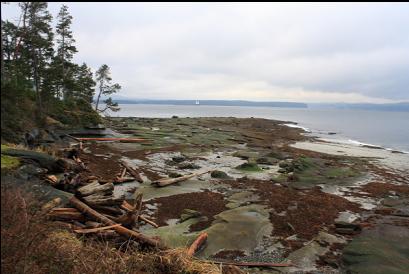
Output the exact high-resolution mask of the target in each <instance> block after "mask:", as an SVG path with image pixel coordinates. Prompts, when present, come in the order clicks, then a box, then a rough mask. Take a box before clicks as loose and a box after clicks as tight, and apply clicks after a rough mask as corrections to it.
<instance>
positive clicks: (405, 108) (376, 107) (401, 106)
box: [115, 99, 409, 112]
mask: <svg viewBox="0 0 409 274" xmlns="http://www.w3.org/2000/svg"><path fill="white" fill-rule="evenodd" d="M115 102H117V103H118V104H139V105H174V106H200V105H203V106H240V107H273V108H274V107H281V108H308V109H340V110H341V109H350V110H373V111H392V112H395V111H396V112H409V102H400V103H385V104H374V103H301V102H278V101H266V102H261V101H247V100H160V99H157V100H153V99H115Z"/></svg>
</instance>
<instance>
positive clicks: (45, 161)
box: [1, 148, 66, 172]
mask: <svg viewBox="0 0 409 274" xmlns="http://www.w3.org/2000/svg"><path fill="white" fill-rule="evenodd" d="M1 154H5V155H9V156H15V157H20V158H22V159H29V160H33V161H35V162H36V163H38V164H39V165H40V166H41V167H44V168H46V169H48V170H49V171H55V172H63V171H64V168H65V165H66V163H65V161H64V160H62V159H57V158H55V157H53V156H51V155H48V154H47V153H42V152H37V151H33V150H25V149H13V148H6V149H2V150H1Z"/></svg>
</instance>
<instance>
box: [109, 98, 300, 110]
mask: <svg viewBox="0 0 409 274" xmlns="http://www.w3.org/2000/svg"><path fill="white" fill-rule="evenodd" d="M115 102H118V103H119V104H149V105H196V100H146V99H144V100H133V99H116V100H115ZM199 103H200V105H205V106H247V107H283V108H307V107H308V105H307V104H305V103H292V102H254V101H243V100H199Z"/></svg>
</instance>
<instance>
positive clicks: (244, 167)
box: [236, 163, 262, 172]
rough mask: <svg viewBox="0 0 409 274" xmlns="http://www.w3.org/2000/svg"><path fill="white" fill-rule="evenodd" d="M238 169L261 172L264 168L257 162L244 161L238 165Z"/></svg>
mask: <svg viewBox="0 0 409 274" xmlns="http://www.w3.org/2000/svg"><path fill="white" fill-rule="evenodd" d="M236 169H238V170H241V171H247V172H259V171H262V169H261V168H260V167H259V166H258V165H257V164H256V163H244V164H241V165H239V166H237V167H236Z"/></svg>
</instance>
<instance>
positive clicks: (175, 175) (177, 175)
mask: <svg viewBox="0 0 409 274" xmlns="http://www.w3.org/2000/svg"><path fill="white" fill-rule="evenodd" d="M177 177H182V174H180V173H177V172H171V173H169V178H177Z"/></svg>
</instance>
